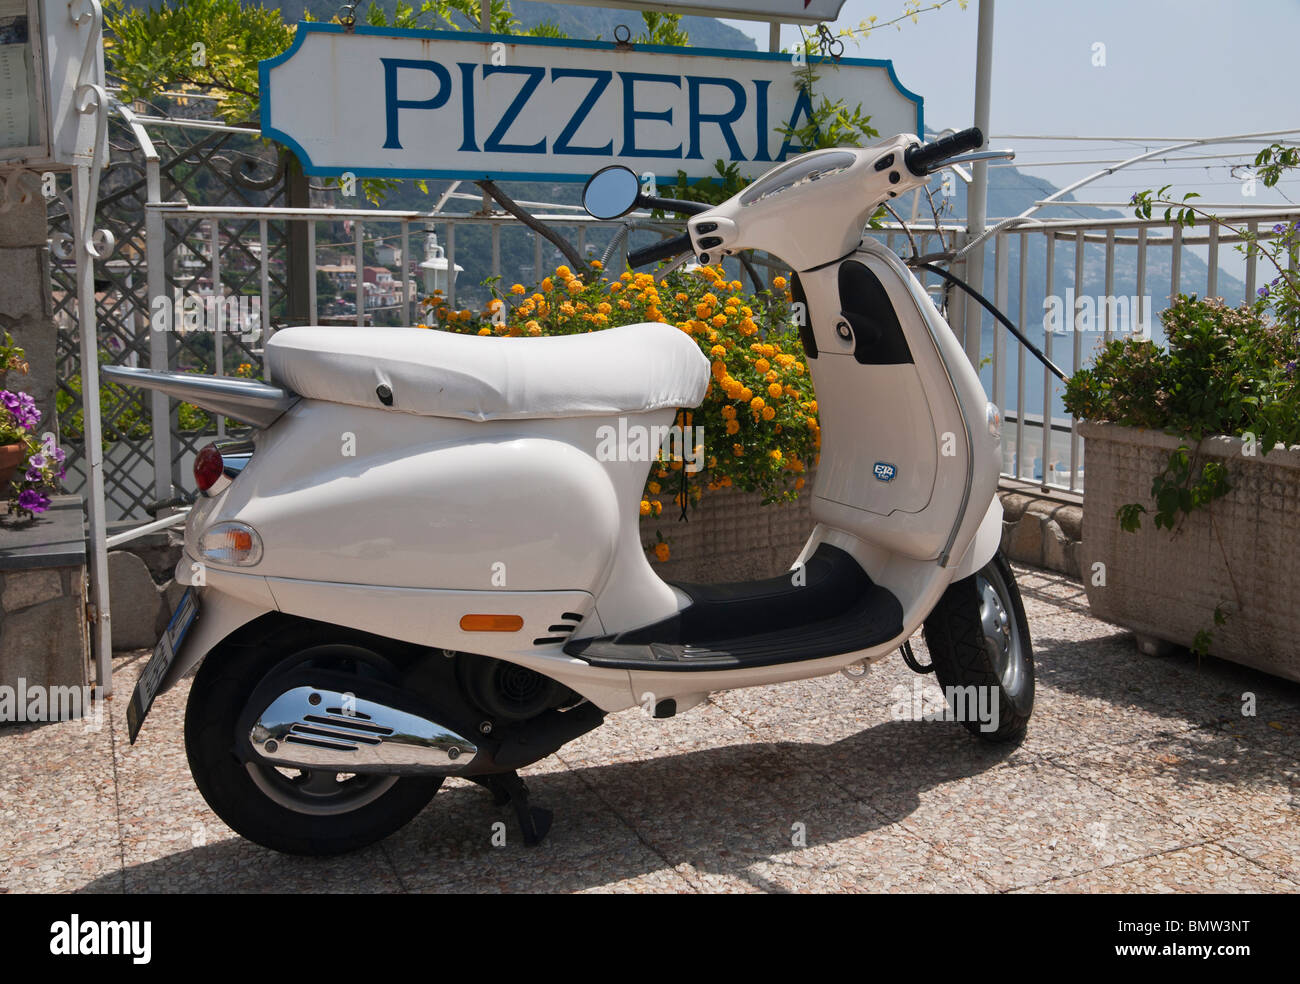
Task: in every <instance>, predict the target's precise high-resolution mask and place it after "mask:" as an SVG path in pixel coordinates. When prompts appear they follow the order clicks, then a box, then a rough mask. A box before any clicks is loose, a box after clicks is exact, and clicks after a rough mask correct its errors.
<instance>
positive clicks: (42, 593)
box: [0, 495, 90, 690]
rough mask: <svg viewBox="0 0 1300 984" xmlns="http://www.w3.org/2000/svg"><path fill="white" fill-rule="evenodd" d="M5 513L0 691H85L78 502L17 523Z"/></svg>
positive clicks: (64, 502) (86, 643)
mask: <svg viewBox="0 0 1300 984" xmlns="http://www.w3.org/2000/svg"><path fill="white" fill-rule="evenodd" d="M7 508H8V507H7V506H0V686H8V687H13V688H14V689H15V690H17V689H19V686H20V684H19V681H20V680H22V681H25V682H26V685H27V686H28V687H33V686H41V687H84V686H86V685H87V683H88V681H89V668H90V636H89V633H88V631H87V624H86V555H85V542H84V540H83V539H82V512H81V499H80V497H78V496H71V495H68V496H56V497H55V498H54V501H53V502H52V504H51V507H50V510H49V511H48V512H46V513H43V514H41V515H39V516H37V517H36V518H35V519H32V520H26V521H17V520H14V519H11V518H9V517H8V515H7Z"/></svg>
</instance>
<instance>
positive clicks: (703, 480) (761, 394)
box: [424, 263, 821, 560]
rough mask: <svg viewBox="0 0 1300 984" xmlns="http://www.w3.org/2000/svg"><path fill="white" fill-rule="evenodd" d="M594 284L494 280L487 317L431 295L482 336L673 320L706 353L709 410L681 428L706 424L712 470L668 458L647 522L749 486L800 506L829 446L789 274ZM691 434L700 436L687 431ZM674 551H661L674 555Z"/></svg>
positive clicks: (627, 276)
mask: <svg viewBox="0 0 1300 984" xmlns="http://www.w3.org/2000/svg"><path fill="white" fill-rule="evenodd" d="M593 267H594V270H595V273H596V275H597V276H596V277H589V278H588V280H586V281H584V280H583V279H582V278H581V277H579V276H576V275H575V274H574V273H573V272H572V271H571V270H570V269H569V268H568V267H566V266H561V267H557V268H556V270H555V273H554V275H553V276H549V277H546V278H545V279H543V280H542V282H541V283H540V284H538V285H536V286H535V287H533V288H528V287H525V286H524V285H523V284H514V285H513V286H511V287H510V288H509V290H504V291H503V290H500V289H499V287H498V285H496V284H494V285H493V293H494V295H495V296H494V297H493V299H492V300H491V301H489V302H488V305H487V307H486V308H485V309H484V310H483V311H478V312H476V311H469V310H453V309H451V308H450V307H449V306H448V305H447V304H446V303H445V301H444V300H443V298H442V295H441V292H438V293H435V294H434V295H433V296H432V297H429V298H426V299H425V302H424V309H425V311H426V315H425V316H426V318H427V320H428V324H427V325H425V326H424V327H433V328H440V329H444V330H448V331H455V332H460V333H467V334H477V335H506V336H516V337H518V336H543V335H572V334H578V333H581V332H589V331H599V330H601V329H604V328H610V327H613V326H615V325H626V324H634V323H637V322H642V321H663V322H667V323H668V324H671V325H676V326H677V327H678V328H679V329H681V330H682V331H684V332H685V333H686V334H687V335H690V336H691V338H693V339H694V340H695V342H696V343H697V344H698V345H699V346H700V350H701V351H702V352H703V353H704V354H705V355H706V356H707V357H708V359H709V361H710V363H711V370H710V371H711V373H712V377H713V378H712V380H711V381H710V383H709V387H708V391H707V392H706V394H705V397H704V401H703V403H702V404H701V406H700V407H699V409H698V410H684V411H682V412H680V413H679V414H678V418H677V423H678V424H679V425H681V426H683V427H695V426H702V427H703V428H704V447H703V449H702V450H701V452H700V457H699V458H697V459H696V460H703V462H704V464H703V467H702V468H701V470H699V471H698V472H696V473H694V474H692V473H690V472H688V471H687V470H686V469H685V467H684V462H683V460H682V457H681V456H680V455H669V454H667V453H666V452H663V451H661V452H660V456H659V459H658V460H657V461H656V462H655V463H654V465H653V466H652V467H651V470H650V474H649V477H648V479H647V482H646V488H645V495H644V498H643V499H642V502H641V514H642V515H643V516H658V515H660V514H661V513H662V512H663V509H664V505H665V498H666V499H667V500H668V502H670V503H673V504H676V505H679V506H681V507H683V508H685V507H686V505H687V504H688V503H693V502H698V501H699V499H700V498H701V496H702V495H704V494H705V493H706V492H707V491H709V490H713V489H719V488H732V487H734V488H739V489H743V490H745V491H748V492H757V493H760V494H761V495H762V496H763V501H764V502H777V501H783V500H792V499H794V498H796V497H797V496H798V493H799V490H800V489H802V488H803V486H804V481H805V479H804V474H805V471H806V470H807V468H808V466H809V465H811V464H815V463H816V460H817V454H818V448H820V447H821V428H820V426H819V424H818V422H817V401H816V399H815V398H814V396H813V390H812V381H811V379H810V378H809V375H808V369H807V366H806V365H805V364H804V362H803V347H802V345H801V343H800V341H799V335H798V330H797V328H796V327H795V326H794V324H793V323H792V321H791V313H790V292H789V290H788V289H787V288H788V286H789V285H788V283H787V282H786V279H785V278H784V277H776V278H774V279H773V281H772V287H771V289H770V290H766V291H763V292H762V293H760V294H752V293H746V292H745V291H744V290H743V288H742V285H741V283H740V281H738V280H728V279H727V277H726V274H725V272H724V271H723V269H722V268H721V267H698V268H695V269H693V270H691V271H689V272H681V271H678V272H674V273H671V274H669V275H668V276H667V277H666V278H665V279H664V280H663V281H662V282H659V283H656V281H655V279H654V277H653V276H652V275H650V274H648V273H637V274H633V273H624V274H622V275H621V276H619V277H618V278H617V279H614V280H610V279H606V278H605V277H604V276H603V275H601V274H600V264H599V263H594V264H593ZM687 433H691V432H689V431H688V432H687ZM667 553H668V547H667V544H664V543H662V542H661V543H659V544H657V545H656V547H655V554H656V556H658V557H659V559H660V560H665V559H667Z"/></svg>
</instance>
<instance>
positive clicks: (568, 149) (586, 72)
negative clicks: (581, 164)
mask: <svg viewBox="0 0 1300 984" xmlns="http://www.w3.org/2000/svg"><path fill="white" fill-rule="evenodd" d="M613 78H614V73H613V72H608V71H603V70H601V69H595V68H553V69H551V81H552V82H554V81H556V80H557V79H592V80H593V81H592V86H591V89H590V90H589V91H588V92H587V95H586V97H585V98H584V99H583V100H582V102H581V103H579V104H578V108H577V110H575V111H574V114H573V116H572V117H570V118H569V122H568V123H567V124H565V127H564V129H563V130H561V131H560V135H559V136H558V137H556V138H555V143H553V144H552V145H551V151H552V153H556V154H599V155H601V156H606V157H607V156H609V155H611V154H613V153H614V141H613V140H610V142H609V143H607V144H605V146H603V147H574V146H572V145H570V143H569V141H571V140H572V139H573V138H574V137H575V136H576V135H577V133H578V129H579V127H581V126H582V124H583V121H584V120H586V118H587V114H588V113H590V112H591V109H592V107H593V106H595V105H596V100H598V99H599V98H600V97H601V95H602V94H603V93H604V91H605V89H606V88H608V86H609V83H610V81H611V80H612V79H613Z"/></svg>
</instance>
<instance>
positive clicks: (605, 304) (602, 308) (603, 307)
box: [596, 301, 614, 314]
mask: <svg viewBox="0 0 1300 984" xmlns="http://www.w3.org/2000/svg"><path fill="white" fill-rule="evenodd" d="M613 310H614V309H613V308H612V307H610V305H609V301H601V302H600V303H599V304H597V305H596V311H597V312H599V313H600V314H609V312H610V311H613Z"/></svg>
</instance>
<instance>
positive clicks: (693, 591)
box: [564, 544, 903, 670]
mask: <svg viewBox="0 0 1300 984" xmlns="http://www.w3.org/2000/svg"><path fill="white" fill-rule="evenodd" d="M797 580H798V581H801V582H802V583H796V581H797ZM676 586H677V587H678V588H680V589H681V590H682V591H684V592H686V594H687V595H688V596H690V599H691V604H690V606H689V607H687V608H685V609H683V610H682V611H680V612H678V613H676V614H675V615H673V616H672V617H670V618H667V619H664V620H663V621H661V622H656V623H655V624H653V625H648V626H645V627H643V628H640V629H633V630H631V631H629V632H622V633H619V634H617V635H612V636H601V637H599V638H592V639H578V640H573V641H571V642H570V643H569V644H568V645H566V646H565V647H564V651H565V652H566V653H568V654H569V655H570V656H575V657H577V658H579V659H583V660H586V661H587V662H588V663H591V664H592V665H593V666H603V667H617V668H622V669H641V670H725V669H738V668H741V667H747V666H770V665H772V664H774V663H793V662H798V661H802V660H808V659H822V658H825V657H827V656H838V655H841V654H843V653H851V652H855V651H856V650H859V649H868V648H870V647H872V646H876V645H879V644H880V643H882V642H886V641H888V640H889V639H891V638H893V637H894V636H896V635H898V634H899V633H901V632H902V631H903V606H902V605H901V604H900V603H899V601H898V599H897V598H895V597H894V595H893V594H892V593H891V592H890V591H889V590H888V589H886V588H882V587H881V586H880V585H878V584H875V583H874V582H872V580H871V578H870V577H868V576H867V574H866V572H865V571H863V570H862V568H861V567H859V566H858V563H857V561H855V560H854V559H853V558H852V556H850V555H849V554H848V553H846V552H845V551H843V550H840V549H839V548H838V547H832V546H830V545H829V544H822V545H821V546H820V547H818V548H817V552H816V553H815V554H814V555H813V556H812V558H811V559H810V560H809V561H808V563H807V564H806V565H805V568H804V571H803V577H802V578H801V579H796V578H795V577H794V576H793V572H790V573H786V574H780V575H778V576H776V577H773V578H768V579H767V580H764V581H745V582H738V583H731V584H678V585H676Z"/></svg>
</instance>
